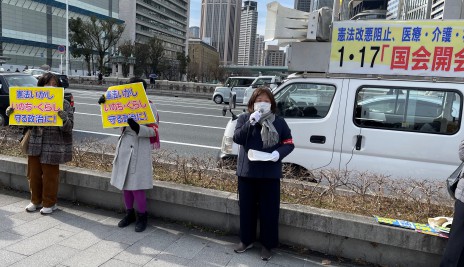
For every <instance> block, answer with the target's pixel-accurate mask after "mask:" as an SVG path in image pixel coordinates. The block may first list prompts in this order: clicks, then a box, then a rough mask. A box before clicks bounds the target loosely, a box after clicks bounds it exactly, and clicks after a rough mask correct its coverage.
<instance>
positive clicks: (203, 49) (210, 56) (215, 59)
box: [188, 39, 219, 82]
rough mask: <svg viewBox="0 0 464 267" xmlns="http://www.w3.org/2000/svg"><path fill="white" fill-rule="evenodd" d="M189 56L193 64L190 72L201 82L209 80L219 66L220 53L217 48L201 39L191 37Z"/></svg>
mask: <svg viewBox="0 0 464 267" xmlns="http://www.w3.org/2000/svg"><path fill="white" fill-rule="evenodd" d="M188 51H189V53H188V54H189V58H190V64H191V66H193V68H192V70H190V72H195V73H189V74H190V75H193V76H195V77H196V80H198V81H200V82H207V81H209V80H210V79H211V74H212V72H213V71H214V70H216V69H217V68H218V67H219V53H218V52H217V51H216V48H214V47H212V46H211V45H209V44H207V43H205V42H203V41H202V40H200V39H189V47H188Z"/></svg>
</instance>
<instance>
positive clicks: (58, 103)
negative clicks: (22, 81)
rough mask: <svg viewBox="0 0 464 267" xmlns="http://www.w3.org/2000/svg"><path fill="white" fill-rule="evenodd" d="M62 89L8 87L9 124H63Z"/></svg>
mask: <svg viewBox="0 0 464 267" xmlns="http://www.w3.org/2000/svg"><path fill="white" fill-rule="evenodd" d="M63 98H64V89H63V88H59V87H10V106H12V107H13V108H14V112H13V114H11V115H10V118H9V123H10V125H23V126H63V120H62V119H61V118H60V116H58V111H59V110H63Z"/></svg>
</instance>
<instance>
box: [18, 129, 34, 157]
mask: <svg viewBox="0 0 464 267" xmlns="http://www.w3.org/2000/svg"><path fill="white" fill-rule="evenodd" d="M31 131H32V130H31V129H28V130H27V131H26V133H24V136H23V138H21V142H20V144H21V151H22V152H23V153H24V154H27V149H28V147H29V140H30V139H31Z"/></svg>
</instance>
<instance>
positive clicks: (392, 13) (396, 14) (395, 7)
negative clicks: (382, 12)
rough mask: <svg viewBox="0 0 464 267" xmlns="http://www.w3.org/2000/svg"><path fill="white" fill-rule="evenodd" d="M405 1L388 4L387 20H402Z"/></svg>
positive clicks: (390, 0) (394, 0) (399, 0)
mask: <svg viewBox="0 0 464 267" xmlns="http://www.w3.org/2000/svg"><path fill="white" fill-rule="evenodd" d="M403 3H404V0H389V1H388V4H387V19H388V20H400V19H401V17H402V16H401V15H402V10H403Z"/></svg>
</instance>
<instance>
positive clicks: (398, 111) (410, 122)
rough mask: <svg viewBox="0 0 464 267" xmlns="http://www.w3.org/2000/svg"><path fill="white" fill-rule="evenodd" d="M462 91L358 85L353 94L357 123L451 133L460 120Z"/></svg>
mask: <svg viewBox="0 0 464 267" xmlns="http://www.w3.org/2000/svg"><path fill="white" fill-rule="evenodd" d="M461 102H462V95H461V93H459V92H458V91H455V90H434V89H428V88H424V89H408V88H379V87H362V88H361V89H359V90H358V92H357V94H356V104H355V109H354V110H355V112H354V120H353V121H354V123H355V124H356V125H357V126H359V127H368V128H379V129H387V130H398V131H409V132H421V133H432V134H455V133H456V132H457V131H458V130H459V126H460V124H461V109H462V103H461Z"/></svg>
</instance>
